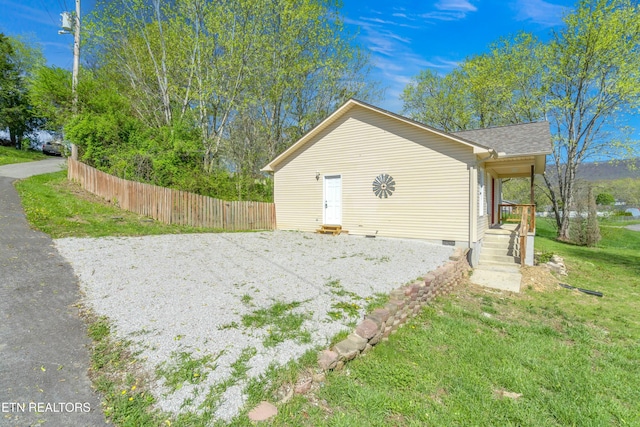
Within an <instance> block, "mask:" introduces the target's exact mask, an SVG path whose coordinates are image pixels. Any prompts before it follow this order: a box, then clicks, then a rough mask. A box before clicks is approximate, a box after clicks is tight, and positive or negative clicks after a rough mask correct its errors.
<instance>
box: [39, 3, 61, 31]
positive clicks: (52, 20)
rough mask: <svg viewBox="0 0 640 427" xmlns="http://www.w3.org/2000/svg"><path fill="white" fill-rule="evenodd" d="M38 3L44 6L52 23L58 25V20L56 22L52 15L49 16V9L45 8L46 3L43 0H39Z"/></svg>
mask: <svg viewBox="0 0 640 427" xmlns="http://www.w3.org/2000/svg"><path fill="white" fill-rule="evenodd" d="M40 4H41V5H42V7H43V8H44V10H45V11H46V12H47V15H49V18H51V22H53V23H54V25H56V26H58V24H59V22H56V20H55V19H53V16H51V12H49V9H48V8H47V5H46V4H45V3H44V0H40Z"/></svg>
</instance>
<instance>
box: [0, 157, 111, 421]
mask: <svg viewBox="0 0 640 427" xmlns="http://www.w3.org/2000/svg"><path fill="white" fill-rule="evenodd" d="M63 163H64V159H59V158H56V159H48V160H43V161H42V162H31V163H21V164H19V165H8V166H2V167H0V251H1V252H0V426H14V425H15V426H35V425H47V426H49V425H50V426H83V427H84V426H100V425H105V419H104V416H103V414H102V411H101V407H100V400H99V398H98V396H97V395H96V394H95V393H94V392H93V390H92V388H91V383H90V380H89V378H88V377H87V370H88V368H89V353H88V351H87V346H88V345H89V344H90V342H89V339H88V338H87V335H86V327H85V325H84V322H83V321H82V320H81V319H80V318H79V317H78V310H77V309H76V308H75V307H74V304H75V303H76V302H77V301H78V299H79V290H78V282H77V279H76V277H75V275H74V273H73V270H72V269H71V267H70V266H69V264H68V263H67V262H66V261H65V260H64V259H63V258H62V257H61V256H60V255H59V254H58V252H57V251H56V249H55V248H54V247H53V242H52V240H51V239H50V238H49V236H47V235H46V234H44V233H40V232H37V231H34V230H31V229H30V228H29V225H28V223H27V221H26V219H25V216H24V212H23V210H22V205H21V203H20V198H19V197H18V195H17V193H16V191H15V188H14V187H13V181H14V178H17V177H26V176H29V175H31V174H39V173H47V172H54V171H57V170H60V168H61V164H63Z"/></svg>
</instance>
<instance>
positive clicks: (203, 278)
mask: <svg viewBox="0 0 640 427" xmlns="http://www.w3.org/2000/svg"><path fill="white" fill-rule="evenodd" d="M55 244H56V247H57V249H58V250H59V252H60V253H61V254H62V255H63V256H64V257H65V258H66V259H67V260H68V261H69V262H70V263H71V265H72V266H73V268H74V270H75V273H76V274H77V276H78V277H79V279H80V284H81V285H80V286H81V289H82V290H83V292H84V294H85V301H84V303H85V304H86V305H87V306H89V307H91V308H92V309H93V311H94V312H95V314H96V315H98V316H107V317H108V318H109V319H110V320H111V322H112V324H113V325H114V328H115V333H116V334H117V335H118V336H120V337H122V338H127V339H129V340H131V341H132V342H133V343H134V346H135V347H136V348H135V351H139V352H140V354H139V356H138V357H139V358H140V360H141V361H142V362H143V365H144V367H145V369H148V370H149V372H155V370H156V369H157V368H158V367H159V366H163V367H165V368H167V367H169V366H170V365H171V363H178V359H177V355H178V354H179V353H183V352H186V353H190V354H191V357H192V358H193V359H199V358H202V357H204V356H205V355H210V356H213V357H214V358H217V359H216V360H215V363H210V364H209V366H208V367H206V368H202V369H203V370H204V372H202V377H203V378H204V379H203V380H202V381H200V382H199V383H197V384H190V383H189V382H186V383H185V384H184V385H183V386H182V387H181V388H179V389H178V390H176V391H172V390H171V389H170V388H169V387H168V386H167V384H166V381H165V379H164V378H162V377H160V378H158V380H157V384H155V385H154V387H153V391H154V395H155V396H156V398H157V400H158V405H159V407H160V409H162V410H164V411H169V412H174V413H179V412H185V411H198V406H199V405H200V404H201V403H202V402H203V401H204V399H205V397H207V394H209V393H210V390H212V386H214V385H220V384H221V383H222V382H225V387H222V389H221V387H218V391H217V392H218V393H220V395H219V396H218V397H219V405H218V407H217V410H216V412H215V416H216V418H218V419H223V420H230V419H231V418H233V417H234V416H235V415H236V414H237V413H238V412H239V411H240V410H241V409H242V407H243V405H244V403H245V395H244V387H245V386H246V384H247V381H248V379H249V378H253V377H258V376H260V375H261V374H263V373H265V372H266V370H267V369H268V367H269V366H270V365H271V364H275V365H283V364H286V363H287V362H289V361H291V360H293V359H295V358H298V357H300V356H301V355H302V354H304V352H305V351H307V350H309V349H312V348H316V347H318V346H326V345H327V344H328V342H329V340H330V338H331V337H332V336H334V335H335V334H336V333H338V332H340V331H341V330H344V329H346V328H349V329H351V328H353V325H354V322H355V321H357V320H359V319H361V318H362V315H363V314H364V307H365V306H366V304H367V302H368V301H370V300H371V298H372V297H374V296H375V295H376V294H379V293H385V294H386V293H388V292H389V291H391V290H392V289H394V288H396V287H398V286H400V285H403V284H405V283H407V282H410V281H412V280H414V279H416V278H417V277H419V276H422V275H424V274H426V273H427V272H429V271H431V270H433V269H435V268H437V267H438V266H439V265H442V264H443V263H444V262H445V261H446V260H447V259H448V257H449V255H451V254H452V253H453V248H451V247H445V246H439V245H434V244H430V243H426V242H423V241H419V240H408V239H385V238H375V239H372V238H365V237H356V236H348V235H341V236H336V237H333V236H323V235H318V234H311V233H300V232H285V231H276V232H261V233H224V234H184V235H162V236H147V237H128V238H113V237H110V238H98V239H95V238H66V239H57V240H55ZM276 303H281V304H291V305H290V306H289V307H292V308H291V310H290V311H288V312H287V313H291V314H294V315H299V317H304V319H305V320H304V322H303V323H302V326H301V327H300V330H299V333H294V335H293V336H290V337H289V339H287V340H285V341H284V342H281V343H279V344H276V345H273V341H269V338H270V337H272V335H271V334H274V333H277V331H278V324H277V321H276V323H273V324H268V322H267V324H262V325H260V326H259V327H258V326H249V327H245V326H243V319H244V320H245V323H244V324H248V322H247V317H244V318H243V316H247V315H251V314H255V313H256V311H258V310H260V309H268V308H269V307H273V306H274V304H276ZM349 309H353V310H355V309H357V313H356V314H354V313H353V311H350V310H349ZM263 313H264V310H263ZM274 331H275V332H274ZM309 337H310V340H309ZM276 341H277V340H276ZM248 355H249V356H251V355H253V356H252V357H251V358H250V359H249V360H248V362H247V367H248V368H249V369H248V371H247V372H246V374H244V375H238V372H237V369H236V370H235V371H234V366H233V364H234V362H236V361H238V360H239V359H240V358H241V357H244V358H245V359H246V358H248ZM163 363H164V364H163ZM236 367H237V363H236ZM211 393H213V392H211ZM209 397H210V398H211V395H210V396H209Z"/></svg>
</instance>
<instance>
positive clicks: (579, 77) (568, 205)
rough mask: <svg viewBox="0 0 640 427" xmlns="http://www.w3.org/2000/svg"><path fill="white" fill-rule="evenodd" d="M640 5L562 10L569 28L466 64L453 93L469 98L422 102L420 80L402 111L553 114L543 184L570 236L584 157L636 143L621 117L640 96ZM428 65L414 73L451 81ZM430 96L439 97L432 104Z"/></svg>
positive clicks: (481, 117) (503, 119) (459, 123)
mask: <svg viewBox="0 0 640 427" xmlns="http://www.w3.org/2000/svg"><path fill="white" fill-rule="evenodd" d="M639 12H640V6H638V5H636V4H635V2H632V1H631V0H579V2H578V4H577V8H576V10H575V12H574V13H571V14H569V15H567V16H566V17H565V19H564V22H565V28H564V29H562V30H561V31H559V32H556V33H553V34H552V39H551V41H550V42H549V43H547V44H543V43H540V42H538V41H536V40H535V39H534V38H533V37H531V36H529V35H526V34H520V35H518V36H516V37H515V38H513V40H509V39H503V40H501V41H500V42H498V43H497V44H494V45H493V46H492V47H491V49H490V52H489V53H487V54H483V55H479V56H475V57H472V58H469V59H467V60H466V61H465V62H464V63H463V64H461V66H460V67H459V68H458V69H457V70H455V71H454V72H453V73H452V74H453V75H454V76H455V77H454V78H453V80H459V81H458V82H457V85H458V86H459V87H461V88H463V92H462V93H463V95H460V91H459V90H456V91H452V93H453V94H455V95H456V96H457V97H460V96H463V99H464V102H459V101H458V100H457V99H456V97H452V96H444V97H443V96H440V92H438V91H436V92H435V93H436V98H435V99H430V100H429V101H428V102H425V103H423V104H422V105H424V107H422V106H421V104H420V103H419V102H418V103H416V102H413V100H414V99H419V96H420V95H421V94H422V93H423V92H420V90H418V89H420V86H419V85H417V84H416V83H415V82H414V83H413V84H410V85H409V86H408V87H407V89H405V92H404V95H403V97H404V98H403V99H405V111H408V112H410V113H411V115H412V117H416V118H418V119H420V118H421V117H423V118H427V119H428V121H427V123H428V124H434V125H436V126H437V125H438V124H443V123H445V124H449V123H455V126H454V127H453V129H446V127H445V130H459V129H464V128H466V127H467V126H474V127H487V126H495V125H504V124H509V123H517V122H529V121H534V120H541V119H546V120H548V121H550V122H551V126H552V133H553V153H552V155H551V159H552V162H553V168H554V170H553V171H552V173H545V175H544V180H545V192H546V195H547V197H548V198H549V199H550V201H551V204H552V208H553V211H554V214H555V218H556V223H557V227H558V237H559V238H561V239H569V227H570V218H569V211H570V210H571V209H573V208H574V206H573V205H574V198H575V190H576V171H577V169H578V167H579V166H580V164H581V163H582V162H583V161H585V160H587V159H590V158H592V159H594V158H598V159H606V158H607V157H609V158H611V157H617V156H625V155H626V156H629V155H632V154H633V152H634V151H635V150H636V149H637V142H635V141H630V140H629V139H628V138H627V133H626V132H627V131H628V129H627V128H625V127H624V126H620V125H619V123H618V122H619V121H621V119H623V118H624V114H627V113H628V112H629V111H635V110H636V109H637V108H638V106H639V105H640V71H639V70H640V55H639V54H638V53H639V49H640V19H639V18H640V16H639V15H640V14H639ZM425 75H426V76H427V77H429V78H428V79H420V76H419V79H418V80H417V81H418V83H421V82H422V81H424V82H426V83H427V87H428V88H432V87H436V88H441V87H448V86H447V85H444V84H443V83H442V81H446V79H448V76H445V77H438V76H435V77H434V76H433V75H429V74H428V73H427V74H425ZM434 81H435V82H434ZM416 91H417V92H418V93H417V94H416V93H414V92H416ZM445 93H447V92H446V91H445ZM427 97H429V95H428V94H427ZM449 101H453V102H449ZM434 103H435V104H438V105H440V107H439V108H431V107H432V106H433V104H434ZM442 104H445V106H443V105H442ZM450 106H455V108H454V109H453V111H448V110H447V108H449V107H450ZM420 108H429V109H430V112H428V113H424V112H422V111H421V110H420ZM440 111H445V114H440V113H439V112H440ZM421 113H422V115H421ZM433 115H435V117H432V116H433ZM469 117H470V119H469Z"/></svg>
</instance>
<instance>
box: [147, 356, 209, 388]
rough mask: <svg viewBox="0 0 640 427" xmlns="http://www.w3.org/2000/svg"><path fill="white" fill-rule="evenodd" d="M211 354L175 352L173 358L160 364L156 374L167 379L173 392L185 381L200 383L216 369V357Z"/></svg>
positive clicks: (166, 381)
mask: <svg viewBox="0 0 640 427" xmlns="http://www.w3.org/2000/svg"><path fill="white" fill-rule="evenodd" d="M218 357H220V355H218V356H217V357H215V358H214V357H213V355H211V354H206V355H203V356H202V357H198V358H194V357H193V356H192V354H191V353H189V352H186V351H181V352H173V353H172V354H171V360H170V361H165V362H162V363H161V364H160V366H158V368H157V369H156V374H157V376H158V377H162V378H164V379H165V382H164V383H165V385H166V386H167V387H168V388H169V390H170V391H171V392H175V391H177V390H180V389H181V388H182V386H183V385H184V384H185V383H189V384H199V383H200V382H201V381H204V380H206V379H207V376H208V375H209V373H210V372H211V371H213V370H215V369H216V365H215V364H214V363H213V362H215V359H217V358H218Z"/></svg>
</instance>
